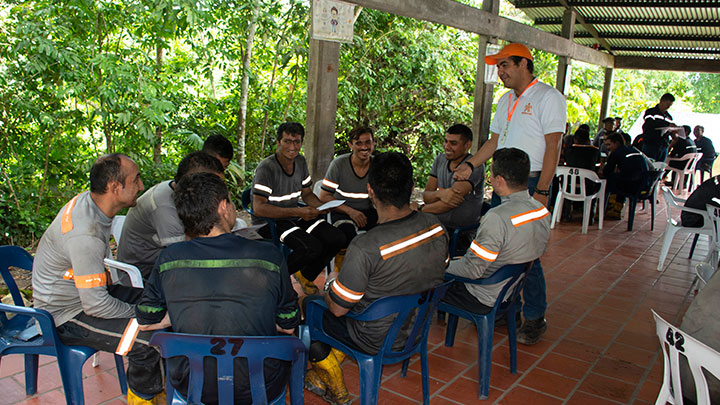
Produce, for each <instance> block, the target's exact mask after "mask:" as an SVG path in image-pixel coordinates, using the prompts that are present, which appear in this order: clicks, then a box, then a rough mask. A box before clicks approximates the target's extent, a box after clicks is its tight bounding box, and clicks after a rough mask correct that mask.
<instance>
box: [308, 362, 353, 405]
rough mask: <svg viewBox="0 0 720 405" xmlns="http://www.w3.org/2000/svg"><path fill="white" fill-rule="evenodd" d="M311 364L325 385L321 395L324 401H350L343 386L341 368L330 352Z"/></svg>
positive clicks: (336, 402) (339, 404)
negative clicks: (323, 393) (323, 392)
mask: <svg viewBox="0 0 720 405" xmlns="http://www.w3.org/2000/svg"><path fill="white" fill-rule="evenodd" d="M312 366H313V368H314V369H316V370H317V373H318V376H319V377H320V379H321V380H322V382H323V384H324V386H325V395H324V396H323V399H324V400H325V401H327V402H329V403H331V404H336V405H343V404H349V403H350V402H352V400H351V399H350V394H349V393H348V390H347V388H346V387H345V379H344V378H343V371H342V368H340V364H339V363H338V362H337V359H336V357H335V356H334V355H333V354H332V352H331V354H330V355H328V356H327V357H326V358H324V359H323V360H320V361H318V362H312Z"/></svg>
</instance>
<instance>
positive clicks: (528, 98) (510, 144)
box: [490, 81, 567, 171]
mask: <svg viewBox="0 0 720 405" xmlns="http://www.w3.org/2000/svg"><path fill="white" fill-rule="evenodd" d="M511 96H512V98H511ZM516 100H518V98H517V95H516V94H515V91H514V90H510V91H508V92H507V93H505V94H503V95H502V97H500V101H498V103H497V107H496V110H495V116H494V117H493V120H492V124H490V132H494V133H496V134H498V137H499V138H498V145H497V149H502V148H518V149H520V150H523V151H524V152H525V153H527V154H528V155H529V156H530V171H540V170H542V163H543V157H544V156H545V135H546V134H550V133H553V132H560V133H564V132H565V122H566V121H567V107H566V105H565V96H564V95H563V94H562V93H560V92H559V91H557V89H555V88H554V87H551V86H548V85H547V84H545V83H542V82H540V81H537V82H535V84H534V85H532V86H531V87H529V88H527V89H526V90H525V92H523V93H522V95H521V96H520V100H519V101H518V103H517V106H516V107H515V111H512V108H513V105H515V101H516ZM508 104H509V107H510V108H509V109H508ZM508 113H511V115H512V118H511V120H510V125H509V126H508V128H507V134H506V135H505V136H504V134H503V132H504V131H505V126H506V125H507V122H508Z"/></svg>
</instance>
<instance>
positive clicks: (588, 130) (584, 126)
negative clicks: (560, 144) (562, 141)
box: [577, 124, 590, 134]
mask: <svg viewBox="0 0 720 405" xmlns="http://www.w3.org/2000/svg"><path fill="white" fill-rule="evenodd" d="M577 130H578V131H580V130H583V131H587V133H588V134H589V133H590V125H588V124H580V125H579V126H578V129H577Z"/></svg>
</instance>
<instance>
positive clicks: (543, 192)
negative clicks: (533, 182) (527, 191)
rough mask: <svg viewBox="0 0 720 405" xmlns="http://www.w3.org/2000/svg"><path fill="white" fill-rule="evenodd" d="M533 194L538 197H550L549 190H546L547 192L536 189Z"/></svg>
mask: <svg viewBox="0 0 720 405" xmlns="http://www.w3.org/2000/svg"><path fill="white" fill-rule="evenodd" d="M535 193H537V194H540V195H544V196H545V197H548V196H550V190H549V189H548V190H540V189H539V188H536V189H535Z"/></svg>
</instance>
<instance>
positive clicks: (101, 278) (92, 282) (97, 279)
mask: <svg viewBox="0 0 720 405" xmlns="http://www.w3.org/2000/svg"><path fill="white" fill-rule="evenodd" d="M66 273H67V272H66ZM63 278H64V277H63ZM73 279H74V280H75V287H77V288H95V287H104V286H106V285H107V274H106V273H105V272H102V273H96V274H89V275H87V276H73Z"/></svg>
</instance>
